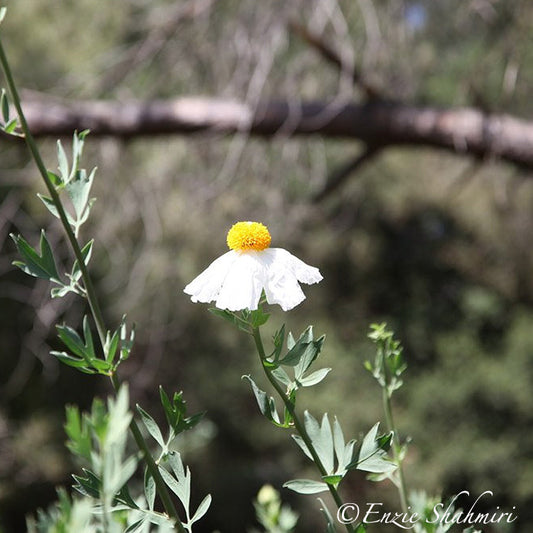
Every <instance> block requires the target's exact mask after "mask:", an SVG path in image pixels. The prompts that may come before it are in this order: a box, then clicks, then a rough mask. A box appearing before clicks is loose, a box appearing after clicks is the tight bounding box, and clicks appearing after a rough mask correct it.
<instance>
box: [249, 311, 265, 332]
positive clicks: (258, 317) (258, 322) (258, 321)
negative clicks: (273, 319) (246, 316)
mask: <svg viewBox="0 0 533 533" xmlns="http://www.w3.org/2000/svg"><path fill="white" fill-rule="evenodd" d="M250 318H251V321H250V322H251V324H252V327H253V328H259V327H261V326H262V325H264V324H266V323H267V322H268V319H269V318H270V313H263V310H262V309H261V308H259V309H256V310H255V311H252V312H251V315H250Z"/></svg>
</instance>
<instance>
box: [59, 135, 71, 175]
mask: <svg viewBox="0 0 533 533" xmlns="http://www.w3.org/2000/svg"><path fill="white" fill-rule="evenodd" d="M57 162H58V169H59V175H60V176H61V178H62V180H63V181H64V182H67V181H68V179H69V168H68V159H67V154H66V153H65V149H64V148H63V145H62V144H61V141H60V140H58V141H57Z"/></svg>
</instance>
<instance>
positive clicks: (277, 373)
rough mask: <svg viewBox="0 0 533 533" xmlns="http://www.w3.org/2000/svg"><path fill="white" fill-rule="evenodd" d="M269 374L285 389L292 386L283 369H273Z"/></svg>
mask: <svg viewBox="0 0 533 533" xmlns="http://www.w3.org/2000/svg"><path fill="white" fill-rule="evenodd" d="M271 374H272V375H273V376H274V377H275V378H276V380H277V381H278V383H281V384H282V385H284V386H285V387H287V388H289V387H290V386H291V385H292V380H291V378H290V377H289V375H288V374H287V372H285V370H283V368H281V367H277V368H274V369H273V370H272V371H271Z"/></svg>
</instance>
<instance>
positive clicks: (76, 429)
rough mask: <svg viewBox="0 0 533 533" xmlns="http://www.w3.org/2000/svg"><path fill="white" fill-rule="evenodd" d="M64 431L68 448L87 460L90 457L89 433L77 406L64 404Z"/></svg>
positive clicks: (90, 443)
mask: <svg viewBox="0 0 533 533" xmlns="http://www.w3.org/2000/svg"><path fill="white" fill-rule="evenodd" d="M65 432H66V434H67V436H68V437H69V441H68V442H67V447H68V449H69V450H70V451H71V452H72V453H74V454H76V455H78V456H80V457H83V458H85V459H87V460H89V459H90V457H91V449H92V442H91V434H90V431H89V428H88V426H87V424H86V423H85V421H84V420H83V419H82V417H81V416H80V411H79V409H78V407H77V406H73V405H67V406H66V422H65Z"/></svg>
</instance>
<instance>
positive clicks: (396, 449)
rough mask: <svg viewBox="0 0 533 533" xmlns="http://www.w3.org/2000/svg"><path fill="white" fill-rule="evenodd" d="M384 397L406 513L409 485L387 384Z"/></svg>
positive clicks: (401, 500) (384, 407) (383, 391)
mask: <svg viewBox="0 0 533 533" xmlns="http://www.w3.org/2000/svg"><path fill="white" fill-rule="evenodd" d="M381 390H382V399H383V411H384V412H385V421H386V423H387V429H388V430H389V431H392V451H393V454H394V459H395V461H396V464H397V465H398V484H397V486H398V492H399V493H400V505H401V507H402V511H403V512H404V513H407V512H408V504H407V486H406V483H405V476H404V474H403V467H402V462H403V460H402V458H401V445H400V441H399V438H398V433H397V431H396V426H395V424H394V417H393V415H392V403H391V395H390V393H389V391H388V388H387V385H383V386H382V389H381Z"/></svg>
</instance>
